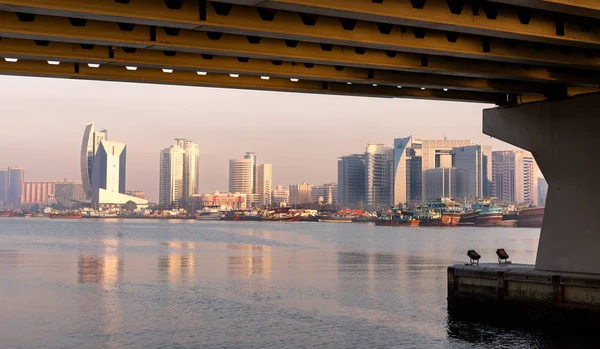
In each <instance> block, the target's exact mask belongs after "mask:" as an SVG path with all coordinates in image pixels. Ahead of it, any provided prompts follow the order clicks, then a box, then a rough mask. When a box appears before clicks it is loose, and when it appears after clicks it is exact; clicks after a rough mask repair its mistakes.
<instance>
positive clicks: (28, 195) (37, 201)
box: [21, 180, 57, 206]
mask: <svg viewBox="0 0 600 349" xmlns="http://www.w3.org/2000/svg"><path fill="white" fill-rule="evenodd" d="M56 182H57V181H56V180H47V181H25V183H24V184H23V195H22V196H21V205H25V206H32V205H45V204H49V203H50V199H51V198H54V197H55V194H54V186H55V184H56Z"/></svg>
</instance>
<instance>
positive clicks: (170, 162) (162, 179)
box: [158, 145, 185, 207]
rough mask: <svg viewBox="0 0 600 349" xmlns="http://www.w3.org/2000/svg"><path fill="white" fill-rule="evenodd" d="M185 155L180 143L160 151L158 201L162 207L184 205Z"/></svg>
mask: <svg viewBox="0 0 600 349" xmlns="http://www.w3.org/2000/svg"><path fill="white" fill-rule="evenodd" d="M184 155H185V150H184V149H183V148H182V147H180V146H179V145H172V146H170V147H169V148H165V149H163V150H162V151H161V152H160V176H159V191H158V193H159V194H158V195H159V197H158V202H159V205H160V206H161V207H172V206H178V205H184V191H183V189H184V162H185V160H184Z"/></svg>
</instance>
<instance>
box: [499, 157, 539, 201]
mask: <svg viewBox="0 0 600 349" xmlns="http://www.w3.org/2000/svg"><path fill="white" fill-rule="evenodd" d="M492 182H493V193H494V196H496V197H497V198H498V200H500V201H504V202H509V203H513V204H526V205H532V206H537V205H538V168H537V165H536V163H535V160H534V158H533V155H531V153H529V152H526V151H522V150H511V151H495V152H493V153H492Z"/></svg>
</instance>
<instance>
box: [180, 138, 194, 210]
mask: <svg viewBox="0 0 600 349" xmlns="http://www.w3.org/2000/svg"><path fill="white" fill-rule="evenodd" d="M176 141H177V145H178V146H179V147H181V148H182V149H183V151H184V154H183V190H182V203H183V205H187V200H188V198H189V197H190V196H192V195H194V194H198V172H199V170H200V169H199V158H200V146H199V145H198V144H197V143H193V142H192V141H189V140H187V139H176Z"/></svg>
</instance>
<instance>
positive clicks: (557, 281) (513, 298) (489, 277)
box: [448, 264, 600, 328]
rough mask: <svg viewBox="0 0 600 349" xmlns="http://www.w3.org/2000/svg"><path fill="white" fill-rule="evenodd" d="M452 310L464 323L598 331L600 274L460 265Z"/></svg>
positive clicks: (451, 275)
mask: <svg viewBox="0 0 600 349" xmlns="http://www.w3.org/2000/svg"><path fill="white" fill-rule="evenodd" d="M448 312H449V314H450V316H452V317H453V318H458V319H462V320H492V321H494V322H497V321H499V322H508V323H510V324H524V325H528V326H530V325H533V326H560V327H565V326H566V327H570V326H573V327H577V328H582V327H584V328H590V327H596V328H597V326H600V275H595V274H577V273H563V272H561V273H553V272H547V271H540V270H536V269H534V266H533V265H523V264H481V265H479V266H477V265H473V266H471V265H462V264H457V265H454V266H451V267H449V268H448Z"/></svg>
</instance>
